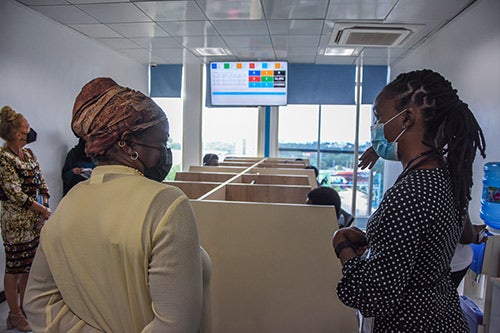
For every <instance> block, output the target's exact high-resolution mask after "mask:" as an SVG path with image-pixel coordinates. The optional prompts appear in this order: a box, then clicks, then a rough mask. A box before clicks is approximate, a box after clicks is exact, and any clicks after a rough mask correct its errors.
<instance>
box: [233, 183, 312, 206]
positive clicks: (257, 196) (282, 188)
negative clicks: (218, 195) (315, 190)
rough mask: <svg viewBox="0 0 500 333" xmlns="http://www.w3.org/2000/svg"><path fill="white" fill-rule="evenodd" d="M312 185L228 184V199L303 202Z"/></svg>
mask: <svg viewBox="0 0 500 333" xmlns="http://www.w3.org/2000/svg"><path fill="white" fill-rule="evenodd" d="M310 190H311V187H310V186H289V185H261V184H253V185H248V184H227V185H226V200H227V201H247V202H269V203H291V204H303V203H305V202H306V198H307V193H309V191H310Z"/></svg>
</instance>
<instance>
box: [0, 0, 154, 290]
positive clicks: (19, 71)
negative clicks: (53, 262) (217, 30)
mask: <svg viewBox="0 0 500 333" xmlns="http://www.w3.org/2000/svg"><path fill="white" fill-rule="evenodd" d="M98 76H109V77H112V78H113V79H115V81H117V82H118V83H119V84H121V85H124V86H128V87H131V88H133V89H136V90H140V91H142V92H144V93H147V92H148V67H147V66H145V65H140V64H138V63H137V62H135V61H132V60H130V59H127V58H124V57H122V56H120V55H118V54H117V53H115V52H113V51H111V50H109V49H107V48H105V47H103V46H101V45H100V44H97V43H96V42H93V41H91V40H90V39H88V38H86V37H83V36H81V35H80V34H77V33H75V32H73V31H72V30H70V29H69V28H65V27H63V26H61V25H60V24H58V23H56V22H54V21H51V20H50V19H48V18H45V17H43V16H41V15H39V14H38V13H36V12H34V11H32V10H30V9H28V8H25V7H23V6H21V5H20V4H18V3H15V2H13V1H12V0H1V1H0V86H1V88H0V107H3V106H4V105H10V106H11V107H12V108H13V109H14V110H16V111H17V112H20V113H22V114H23V115H24V116H25V117H26V118H27V119H28V121H29V122H30V124H31V126H32V127H33V128H34V129H35V130H36V131H37V132H38V140H37V141H36V142H35V143H33V144H31V145H30V147H31V148H32V149H33V151H34V152H35V154H36V155H37V156H38V160H39V162H40V166H41V169H42V172H43V174H44V176H45V179H46V180H47V183H48V186H49V190H50V194H51V195H52V198H51V199H50V203H51V207H52V208H53V209H54V208H55V206H56V205H57V203H58V202H59V200H60V198H61V195H62V180H61V168H62V166H63V163H64V158H65V157H66V153H67V151H68V150H69V148H71V147H72V146H73V145H74V144H76V142H77V140H76V138H75V137H74V135H73V132H72V131H71V128H70V121H71V112H72V109H73V103H74V101H75V97H76V95H77V94H78V93H79V92H80V90H81V88H82V86H83V85H84V84H85V83H87V82H88V81H90V80H91V79H93V78H95V77H98ZM1 141H2V140H1V139H0V144H3V142H1ZM4 265H5V255H4V251H3V250H0V267H2V268H0V286H1V285H3V272H4V270H3V267H4ZM2 289H3V287H0V290H2Z"/></svg>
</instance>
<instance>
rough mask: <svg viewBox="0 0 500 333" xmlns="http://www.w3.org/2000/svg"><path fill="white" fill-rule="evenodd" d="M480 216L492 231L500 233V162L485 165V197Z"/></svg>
mask: <svg viewBox="0 0 500 333" xmlns="http://www.w3.org/2000/svg"><path fill="white" fill-rule="evenodd" d="M479 215H480V216H481V218H482V219H483V221H484V223H486V224H487V225H488V226H489V227H490V229H493V230H492V231H494V232H500V162H489V163H486V164H485V165H484V178H483V196H482V198H481V211H480V213H479Z"/></svg>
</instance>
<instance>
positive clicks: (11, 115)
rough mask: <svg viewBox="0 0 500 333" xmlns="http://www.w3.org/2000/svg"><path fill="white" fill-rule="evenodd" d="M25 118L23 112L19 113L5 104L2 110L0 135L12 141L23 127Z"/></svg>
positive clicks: (0, 111)
mask: <svg viewBox="0 0 500 333" xmlns="http://www.w3.org/2000/svg"><path fill="white" fill-rule="evenodd" d="M23 119H24V117H23V115H22V114H20V113H17V112H16V111H14V110H13V109H12V108H11V107H10V106H7V105H6V106H4V107H3V108H2V110H0V137H1V138H2V139H4V140H5V141H11V140H12V139H13V138H14V134H15V133H16V131H17V130H18V129H19V127H21V125H22V121H23Z"/></svg>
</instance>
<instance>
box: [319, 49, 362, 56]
mask: <svg viewBox="0 0 500 333" xmlns="http://www.w3.org/2000/svg"><path fill="white" fill-rule="evenodd" d="M324 55H326V56H356V55H358V49H357V48H355V47H327V48H326V49H325V53H324Z"/></svg>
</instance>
